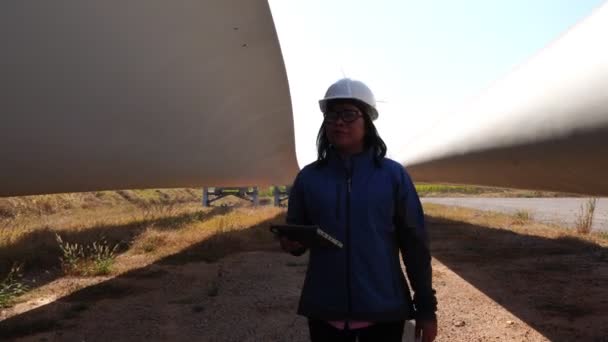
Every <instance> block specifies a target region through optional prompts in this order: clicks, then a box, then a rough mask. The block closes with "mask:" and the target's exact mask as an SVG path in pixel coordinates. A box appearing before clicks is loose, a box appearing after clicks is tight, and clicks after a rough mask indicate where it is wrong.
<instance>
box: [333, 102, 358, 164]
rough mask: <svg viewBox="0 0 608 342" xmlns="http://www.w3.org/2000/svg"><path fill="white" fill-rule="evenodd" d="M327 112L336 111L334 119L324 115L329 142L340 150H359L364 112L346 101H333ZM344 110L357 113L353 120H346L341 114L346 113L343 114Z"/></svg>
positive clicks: (354, 151)
mask: <svg viewBox="0 0 608 342" xmlns="http://www.w3.org/2000/svg"><path fill="white" fill-rule="evenodd" d="M328 112H334V113H338V115H337V117H338V118H337V119H335V120H328V119H327V118H328V117H329V115H326V120H325V122H324V126H325V134H326V135H327V139H328V140H329V143H330V144H332V145H334V146H335V147H336V148H337V149H338V150H340V151H342V152H347V153H357V152H361V151H362V150H363V145H364V138H365V121H364V119H363V115H365V114H364V113H362V112H361V111H360V110H359V108H357V106H355V105H353V104H351V103H348V102H336V103H333V104H332V105H331V106H330V107H329V108H328ZM344 112H356V113H358V115H357V117H356V119H355V120H354V121H352V122H346V121H344V119H343V118H342V115H345V116H346V115H347V114H348V113H347V114H343V113H344ZM334 115H335V114H334ZM351 115H352V113H351Z"/></svg>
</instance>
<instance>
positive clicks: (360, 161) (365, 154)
mask: <svg viewBox="0 0 608 342" xmlns="http://www.w3.org/2000/svg"><path fill="white" fill-rule="evenodd" d="M327 157H328V158H327V159H328V163H329V165H330V166H331V167H332V168H339V169H344V170H349V169H350V170H360V169H362V168H366V167H369V166H372V165H373V163H374V151H373V149H371V148H367V149H365V150H363V151H362V152H360V153H357V154H354V155H352V156H350V157H348V158H343V157H342V156H341V155H340V154H339V153H338V151H336V150H335V149H334V148H333V147H332V148H329V150H328V151H327Z"/></svg>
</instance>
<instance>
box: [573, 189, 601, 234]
mask: <svg viewBox="0 0 608 342" xmlns="http://www.w3.org/2000/svg"><path fill="white" fill-rule="evenodd" d="M596 204H597V198H590V199H588V200H587V202H585V203H583V204H582V205H581V208H580V212H579V213H578V215H577V217H576V231H577V232H578V233H579V234H589V233H590V232H591V226H592V225H593V214H594V213H595V206H596Z"/></svg>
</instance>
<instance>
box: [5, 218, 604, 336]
mask: <svg viewBox="0 0 608 342" xmlns="http://www.w3.org/2000/svg"><path fill="white" fill-rule="evenodd" d="M429 230H430V232H431V235H432V246H433V255H434V259H433V267H434V272H433V274H434V287H435V288H436V290H437V296H438V301H439V310H438V317H439V336H438V339H437V341H456V342H460V341H462V342H465V341H466V342H469V341H549V340H550V341H596V342H600V341H604V342H606V341H608V338H607V336H608V296H607V295H606V292H607V291H608V251H606V249H605V248H601V247H597V246H594V245H591V244H589V243H587V242H581V241H580V240H569V239H549V238H543V237H536V236H527V235H521V234H518V233H516V232H512V231H508V230H504V229H493V228H487V227H477V226H474V225H470V224H463V223H460V222H451V221H445V220H444V221H440V220H430V221H429ZM195 252H196V251H193V250H190V251H188V253H190V254H192V253H195ZM188 260H190V261H188ZM306 262H307V258H306V257H305V256H303V257H299V258H298V257H293V256H290V255H287V254H285V253H280V252H271V251H253V252H247V253H237V254H232V255H229V256H227V257H225V258H223V259H220V260H219V261H218V262H215V263H206V262H201V261H195V262H192V261H191V259H188V258H184V259H180V258H171V259H167V260H164V261H161V262H158V263H156V264H153V265H150V266H148V267H145V268H142V269H138V270H135V271H132V272H129V273H126V274H123V275H121V276H119V277H116V278H113V279H104V280H103V281H101V282H100V283H98V284H95V285H92V286H90V287H87V288H85V289H82V290H79V291H77V292H74V293H72V294H70V295H68V296H65V297H62V298H60V299H58V300H55V298H53V296H59V295H56V294H58V293H62V292H63V291H65V289H66V288H69V287H70V286H73V283H74V282H78V281H81V280H79V279H74V278H63V279H60V280H57V281H55V282H53V283H51V284H49V285H48V286H47V290H46V292H47V295H46V296H43V297H45V298H46V299H45V298H38V299H37V300H36V302H40V301H42V303H43V304H44V305H42V306H40V307H38V308H36V309H33V310H30V311H28V312H24V313H20V314H19V313H16V312H10V310H4V312H1V314H2V315H0V317H10V318H6V319H4V320H3V321H0V336H1V337H2V340H3V341H4V340H17V341H113V342H118V341H193V340H196V341H294V342H298V341H302V342H303V341H307V340H308V331H307V327H306V320H305V319H304V318H302V317H299V316H297V315H296V314H295V310H296V305H297V301H298V297H299V292H300V289H301V286H302V281H303V279H304V273H305V270H306ZM28 305H29V304H28V303H24V304H22V305H20V307H21V308H23V307H27V306H28ZM11 316H12V317H11ZM411 334H412V332H411V329H410V331H409V332H408V335H411ZM404 341H407V339H404Z"/></svg>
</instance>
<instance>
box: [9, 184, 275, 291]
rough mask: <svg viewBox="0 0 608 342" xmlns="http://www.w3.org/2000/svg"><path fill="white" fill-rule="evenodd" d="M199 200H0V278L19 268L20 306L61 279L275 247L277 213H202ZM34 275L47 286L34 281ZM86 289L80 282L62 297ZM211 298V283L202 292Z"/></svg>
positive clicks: (159, 196) (116, 196)
mask: <svg viewBox="0 0 608 342" xmlns="http://www.w3.org/2000/svg"><path fill="white" fill-rule="evenodd" d="M199 196H200V194H199V191H193V190H189V189H182V190H180V189H178V190H174V191H173V192H170V191H169V190H163V191H159V190H122V191H116V192H98V193H87V194H61V195H48V196H29V197H27V198H23V197H22V198H17V197H15V198H9V199H2V201H0V208H1V210H2V211H1V213H0V214H1V215H2V217H1V218H0V279H2V277H3V276H7V275H9V272H10V270H11V266H12V265H13V263H15V262H18V263H22V264H23V265H24V268H23V270H24V275H25V277H24V279H27V284H31V285H33V286H32V289H33V290H32V291H31V293H29V294H28V295H26V296H24V297H23V298H22V299H23V300H25V299H27V298H35V297H36V295H37V293H38V292H39V291H44V288H45V284H46V283H48V281H52V280H53V279H57V278H58V277H61V276H62V275H69V276H71V277H93V278H91V279H95V277H98V276H104V277H107V276H116V275H119V274H123V273H125V272H127V271H130V270H133V269H137V268H140V267H144V266H147V265H149V264H151V263H153V262H157V261H159V260H161V259H168V260H169V262H188V261H189V260H190V259H196V260H205V261H215V260H217V259H219V258H221V257H223V256H225V255H226V254H227V253H233V252H238V251H241V250H251V249H260V248H261V249H268V248H272V247H273V246H274V247H275V248H276V245H277V244H276V241H274V240H273V236H272V234H270V233H269V232H268V229H267V224H265V222H268V221H269V220H273V219H274V220H277V219H278V220H280V219H281V218H277V217H280V216H281V215H282V214H283V213H284V209H279V208H274V207H261V208H253V207H251V206H250V205H243V203H242V202H240V201H236V202H235V201H232V202H230V203H228V204H231V206H221V207H213V208H202V207H201V204H200V203H199ZM230 200H231V199H227V201H230ZM70 201H71V202H70ZM66 203H68V204H66ZM83 203H88V204H89V205H83ZM195 247H197V248H195ZM184 251H185V252H184ZM39 274H47V275H46V276H45V277H46V278H48V280H47V281H43V282H40V281H38V282H37V283H33V282H32V281H33V279H34V277H37V275H39ZM12 279H14V277H13V278H12ZM83 279H84V278H83ZM51 284H52V283H51ZM87 285H89V282H86V281H85V282H81V283H80V285H75V286H73V287H72V288H70V289H69V293H71V292H73V291H76V290H78V289H80V288H82V287H86V286H87ZM41 289H42V290H41ZM214 292H215V291H214V286H213V284H210V290H209V294H210V295H213V293H214ZM19 294H21V293H19ZM17 295H18V294H17V293H15V294H14V295H12V296H11V301H12V299H13V297H15V296H17ZM7 303H8V302H7Z"/></svg>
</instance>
